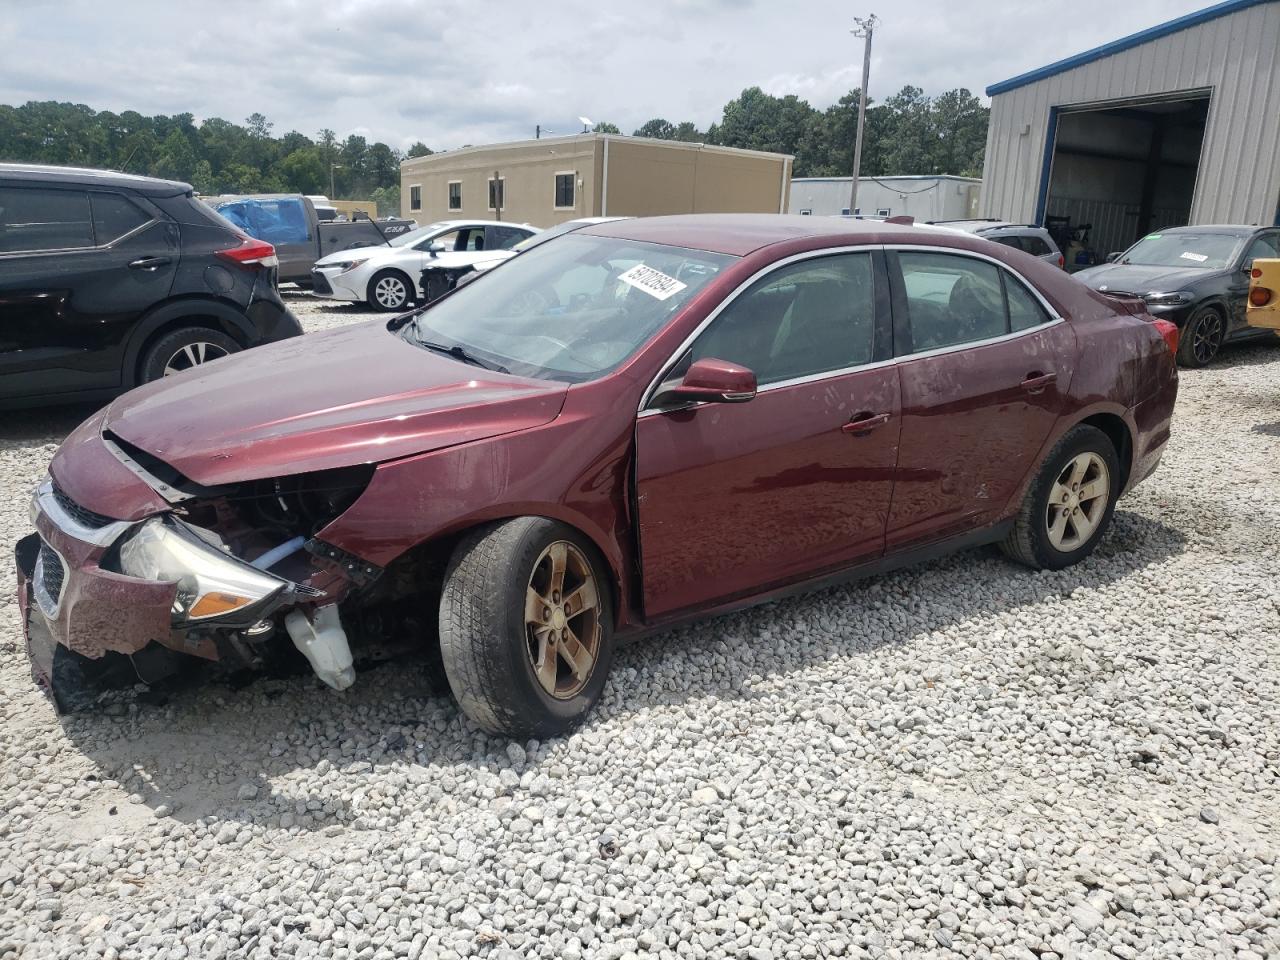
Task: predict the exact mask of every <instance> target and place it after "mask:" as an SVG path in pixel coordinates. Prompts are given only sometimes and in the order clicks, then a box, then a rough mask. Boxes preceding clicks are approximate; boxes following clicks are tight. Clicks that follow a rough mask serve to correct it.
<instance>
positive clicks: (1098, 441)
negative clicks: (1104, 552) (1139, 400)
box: [1000, 424, 1121, 570]
mask: <svg viewBox="0 0 1280 960" xmlns="http://www.w3.org/2000/svg"><path fill="white" fill-rule="evenodd" d="M1087 454H1096V455H1097V456H1098V457H1100V458H1101V460H1102V462H1103V463H1104V464H1105V465H1106V471H1107V477H1106V479H1107V487H1108V489H1107V494H1106V496H1107V502H1106V503H1105V504H1104V505H1103V513H1102V515H1101V517H1099V518H1098V521H1097V525H1096V526H1095V527H1094V529H1093V531H1092V532H1091V533H1090V534H1089V536H1088V538H1087V539H1086V540H1085V541H1084V542H1083V543H1081V544H1080V545H1079V546H1077V547H1075V548H1074V549H1070V550H1060V549H1058V548H1057V547H1056V546H1054V544H1053V543H1051V542H1050V534H1049V525H1050V520H1049V506H1050V504H1049V498H1050V495H1051V493H1052V492H1053V490H1054V486H1055V484H1056V483H1057V482H1058V481H1059V479H1060V477H1061V476H1062V475H1063V472H1064V471H1065V470H1066V469H1067V468H1068V466H1069V465H1070V464H1072V463H1073V462H1074V461H1075V460H1076V459H1077V458H1078V457H1080V456H1081V455H1087ZM1120 469H1121V468H1120V458H1119V456H1117V454H1116V448H1115V445H1114V444H1113V443H1112V442H1111V438H1110V437H1108V436H1107V435H1106V434H1105V433H1103V432H1102V431H1101V430H1099V429H1098V428H1097V427H1094V426H1090V425H1088V424H1079V425H1077V426H1075V427H1072V428H1071V429H1070V430H1068V431H1067V432H1066V434H1064V435H1063V437H1062V439H1061V440H1059V441H1058V442H1057V444H1055V445H1054V448H1053V449H1052V450H1051V451H1050V452H1049V455H1048V456H1047V457H1045V459H1044V463H1042V464H1041V466H1040V470H1039V472H1037V474H1036V476H1035V479H1034V480H1032V482H1031V486H1030V487H1028V489H1027V492H1026V495H1025V496H1024V497H1023V500H1022V507H1021V508H1020V509H1019V511H1018V514H1017V516H1016V517H1015V518H1014V523H1013V529H1012V530H1010V531H1009V533H1008V535H1007V536H1006V537H1005V539H1004V541H1003V542H1002V543H1001V544H1000V549H1001V550H1003V551H1004V553H1005V555H1006V556H1008V557H1009V558H1011V559H1013V560H1017V561H1018V562H1019V563H1024V564H1026V565H1027V566H1029V567H1034V568H1035V569H1037V570H1061V569H1062V568H1063V567H1069V566H1071V565H1072V564H1075V563H1079V562H1080V561H1081V560H1083V559H1084V558H1085V557H1087V556H1089V554H1091V553H1093V551H1094V549H1095V548H1096V547H1097V546H1098V544H1099V543H1100V542H1101V541H1102V538H1103V537H1104V536H1106V533H1107V528H1108V527H1110V526H1111V518H1112V516H1113V515H1114V513H1115V508H1116V500H1117V499H1118V498H1119V496H1120Z"/></svg>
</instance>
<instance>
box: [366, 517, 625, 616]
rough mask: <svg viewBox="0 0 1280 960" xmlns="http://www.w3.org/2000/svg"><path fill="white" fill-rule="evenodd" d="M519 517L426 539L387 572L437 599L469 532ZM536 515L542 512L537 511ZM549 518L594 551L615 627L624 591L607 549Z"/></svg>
mask: <svg viewBox="0 0 1280 960" xmlns="http://www.w3.org/2000/svg"><path fill="white" fill-rule="evenodd" d="M519 516H524V514H517V515H514V516H510V517H499V518H497V519H494V520H484V521H481V522H479V523H473V524H471V525H470V526H467V527H463V528H462V529H460V530H454V531H453V532H451V533H448V534H445V535H444V536H440V537H435V538H434V539H431V540H426V541H424V542H422V543H419V544H418V545H417V546H414V547H410V548H409V549H408V550H406V551H405V552H404V553H402V554H400V556H398V557H396V559H395V560H393V561H391V563H390V564H388V565H387V572H388V574H391V575H392V578H393V579H394V578H396V576H399V577H401V578H403V579H402V580H401V583H402V585H403V586H402V589H403V588H406V587H409V586H410V585H412V589H414V590H415V592H418V593H420V594H422V595H424V596H428V597H432V598H438V597H439V593H440V588H441V586H442V585H443V582H444V575H445V571H446V570H447V569H448V566H449V560H450V559H451V558H452V556H453V551H454V550H455V549H456V548H457V546H458V543H459V542H460V541H461V540H462V539H463V538H464V537H466V536H467V535H468V534H470V533H473V532H474V531H476V530H479V529H482V528H484V527H493V526H497V525H498V524H500V523H505V522H506V521H508V520H515V519H518V517H519ZM534 516H541V515H540V514H534ZM546 519H548V520H555V521H556V522H557V523H563V524H564V525H565V526H567V527H570V528H571V529H573V530H576V531H577V532H578V533H579V534H581V535H582V538H583V539H584V540H586V542H587V543H589V544H591V546H592V548H593V549H594V550H595V552H596V557H595V560H596V561H597V562H598V563H599V564H600V566H601V573H602V574H603V577H602V579H603V580H604V582H605V583H606V585H607V586H608V588H609V599H610V600H611V601H612V604H611V606H612V609H613V618H614V624H613V625H614V628H615V629H616V628H617V625H618V623H619V622H620V620H621V617H622V610H621V609H620V607H619V603H620V593H621V591H620V589H619V584H618V571H617V570H615V569H614V568H613V566H612V565H611V564H610V563H609V561H608V559H607V558H606V557H605V554H604V551H603V550H601V549H600V546H599V544H597V543H596V541H595V538H594V537H592V536H591V535H590V534H589V533H587V532H586V531H585V530H583V529H582V528H581V527H578V526H575V525H574V524H572V523H566V522H565V521H563V520H560V519H558V518H556V517H547V518H546ZM393 589H394V588H393Z"/></svg>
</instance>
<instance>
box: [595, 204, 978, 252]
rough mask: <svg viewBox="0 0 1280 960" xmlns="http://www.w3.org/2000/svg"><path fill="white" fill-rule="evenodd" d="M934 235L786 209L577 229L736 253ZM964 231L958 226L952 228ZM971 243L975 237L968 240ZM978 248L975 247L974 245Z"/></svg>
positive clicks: (637, 220) (934, 231)
mask: <svg viewBox="0 0 1280 960" xmlns="http://www.w3.org/2000/svg"><path fill="white" fill-rule="evenodd" d="M925 232H927V233H930V234H932V235H934V236H935V237H936V236H937V235H939V234H941V233H943V232H944V231H942V230H939V229H937V228H932V227H926V226H924V225H921V226H908V225H905V224H898V223H887V222H884V221H879V220H843V219H838V218H835V217H806V216H800V215H793V214H786V213H694V214H682V215H679V216H669V217H637V218H635V219H629V220H616V221H614V222H612V223H600V224H594V225H592V226H589V227H583V228H582V229H581V230H579V231H578V233H580V234H587V235H590V236H597V237H615V238H617V239H619V240H639V241H643V242H647V243H661V244H666V245H667V246H672V247H689V248H691V249H696V250H706V251H709V252H711V253H724V254H728V255H730V256H734V257H745V256H746V255H747V254H749V253H752V252H754V251H756V250H759V249H760V248H762V247H767V246H769V245H771V244H775V243H782V242H784V241H788V240H805V239H829V240H830V241H831V245H832V246H836V245H839V244H841V243H847V244H850V245H852V244H858V243H898V242H905V243H913V242H916V243H925V242H927V240H926V238H923V237H922V236H921V234H922V233H925ZM950 232H951V233H952V234H953V236H955V237H957V238H958V237H962V236H964V235H963V234H961V233H959V232H958V231H950ZM972 242H974V243H975V244H976V243H977V241H976V240H974V241H972ZM975 249H977V248H975Z"/></svg>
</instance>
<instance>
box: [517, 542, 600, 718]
mask: <svg viewBox="0 0 1280 960" xmlns="http://www.w3.org/2000/svg"><path fill="white" fill-rule="evenodd" d="M524 620H525V635H526V636H525V639H526V649H527V651H528V655H529V663H530V664H531V665H532V666H533V672H534V676H536V677H537V679H538V684H539V685H540V686H541V687H542V689H543V690H544V691H546V692H547V693H548V694H549V695H551V696H553V697H555V698H556V699H557V700H568V699H571V698H572V697H574V696H576V695H577V694H578V693H579V692H580V691H581V690H582V688H583V687H585V686H586V685H587V681H588V680H589V679H591V673H592V671H593V669H594V667H595V663H596V660H597V659H598V658H599V654H600V594H599V590H598V585H597V582H596V575H595V573H594V571H592V569H591V564H590V563H589V562H588V560H587V558H586V556H585V555H584V554H583V552H582V551H581V550H579V549H578V548H577V547H576V546H574V545H573V544H572V543H569V542H568V541H566V540H557V541H555V542H554V543H551V544H549V545H548V546H547V548H546V549H545V550H543V551H542V554H541V555H540V556H539V557H538V562H537V563H535V564H534V565H533V573H532V575H531V576H530V577H529V587H528V589H527V591H526V594H525V612H524Z"/></svg>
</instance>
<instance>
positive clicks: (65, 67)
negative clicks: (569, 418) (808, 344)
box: [0, 0, 1208, 150]
mask: <svg viewBox="0 0 1280 960" xmlns="http://www.w3.org/2000/svg"><path fill="white" fill-rule="evenodd" d="M1207 3H1208V0H1126V2H1124V3H1117V2H1115V0H1072V2H1070V3H1034V4H1032V3H1027V2H1025V0H1023V2H1018V0H987V2H972V0H949V2H948V0H894V2H893V3H886V2H885V0H856V2H855V3H854V4H850V3H848V2H830V0H791V2H788V3H779V2H777V0H772V2H771V0H645V2H643V3H628V4H622V3H615V2H610V0H523V2H516V0H500V2H499V0H490V2H486V0H470V2H467V0H462V2H455V0H325V2H316V0H219V2H217V3H213V2H205V0H176V2H175V0H45V2H40V3H37V2H32V0H0V50H3V51H4V54H3V57H0V103H8V104H14V105H16V104H20V103H24V102H26V101H27V100H63V101H72V102H75V103H87V104H88V105H89V106H91V107H93V108H94V109H97V110H113V111H116V112H120V111H123V110H128V109H133V110H137V111H139V112H140V113H144V114H156V113H166V114H172V113H184V112H185V113H192V114H194V115H195V116H196V118H197V120H203V119H206V118H208V117H214V116H220V117H223V118H225V119H227V120H232V121H234V122H237V123H243V121H244V119H245V117H247V116H248V115H249V114H251V113H254V112H260V113H263V114H265V115H266V116H267V118H268V119H269V120H271V121H272V123H273V124H274V129H273V131H272V132H273V133H274V134H275V135H277V136H278V135H281V134H284V133H286V132H288V131H289V130H295V129H296V130H299V131H301V132H302V133H305V134H307V135H308V136H311V137H314V136H315V135H316V132H317V131H318V130H320V129H321V128H324V127H329V128H332V129H333V130H335V131H336V132H337V133H338V135H339V136H340V137H345V136H347V135H348V134H351V133H355V134H359V135H361V136H364V137H366V138H368V139H369V140H370V141H376V140H381V141H383V142H384V143H387V144H389V145H390V146H392V147H395V148H398V149H402V150H403V149H406V148H407V147H409V145H411V144H412V143H413V142H414V141H417V140H421V141H423V142H424V143H426V144H427V145H428V146H430V147H432V148H433V149H437V150H438V149H452V148H455V147H460V146H463V145H466V144H480V143H493V142H500V141H506V140H519V139H523V138H526V137H532V136H533V134H534V127H535V125H537V124H541V125H542V127H543V128H544V130H550V131H552V132H553V133H574V132H577V131H579V130H581V125H580V124H579V123H578V120H577V118H578V117H580V116H585V117H587V118H589V119H591V120H593V121H608V122H611V123H614V124H617V125H618V126H619V127H620V128H621V129H622V132H623V133H630V132H632V130H634V129H635V128H636V127H638V126H640V125H641V124H642V123H644V122H645V121H646V120H649V119H651V118H653V117H658V116H661V117H664V118H665V119H667V120H670V121H672V122H673V123H678V122H680V121H682V120H692V121H693V122H694V123H696V124H697V125H698V127H699V128H701V129H705V128H706V127H707V126H708V125H709V124H711V123H713V122H715V121H717V120H718V119H719V118H720V114H721V111H722V109H723V107H724V104H725V103H726V102H727V101H729V100H731V99H732V98H734V97H736V96H737V95H738V94H739V93H740V92H741V91H742V90H743V89H744V88H745V87H749V86H752V85H757V86H760V87H762V88H764V90H766V91H767V92H769V93H772V94H776V95H785V94H789V93H794V94H796V95H797V96H799V97H802V98H804V99H806V100H808V101H809V102H810V103H812V104H813V105H814V106H815V107H818V108H825V107H826V106H829V105H830V104H832V103H834V102H835V101H836V100H837V99H838V98H839V97H840V96H841V95H843V94H844V93H846V92H848V91H849V90H850V89H851V88H853V87H856V86H857V85H858V82H859V80H860V75H861V69H862V66H861V60H862V41H861V40H859V39H857V38H856V37H854V36H853V35H852V34H851V33H850V32H849V31H850V29H851V28H852V27H853V26H854V24H853V17H854V16H863V15H866V14H868V13H873V12H874V13H876V14H877V15H878V16H879V18H880V21H881V22H880V23H879V25H878V26H877V28H876V32H875V38H874V43H873V50H872V61H871V82H870V84H869V85H868V89H869V90H870V93H871V97H872V99H873V100H875V99H883V98H885V97H887V96H890V95H892V94H893V93H895V92H896V91H897V90H899V89H900V88H901V87H902V86H903V85H905V84H912V85H914V86H917V87H921V88H922V89H924V91H925V92H926V93H928V94H938V93H942V92H943V91H945V90H949V89H951V88H953V87H968V88H969V89H970V90H971V91H973V92H974V93H977V94H979V95H982V91H983V90H984V89H985V88H986V87H987V86H988V85H989V84H992V83H995V82H998V81H1000V80H1004V79H1007V78H1009V77H1012V76H1015V75H1017V74H1019V73H1023V72H1025V71H1027V70H1031V69H1034V68H1036V67H1039V66H1043V65H1045V64H1048V63H1051V62H1053V61H1055V60H1059V59H1061V58H1063V57H1067V56H1070V55H1072V54H1074V53H1078V52H1080V51H1082V50H1086V49H1089V48H1090V47H1094V46H1097V45H1098V44H1101V43H1106V42H1107V41H1110V40H1114V39H1117V38H1119V37H1122V36H1125V35H1126V34H1129V33H1133V32H1135V31H1138V30H1142V29H1145V28H1147V27H1150V26H1154V25H1155V24H1157V23H1161V22H1164V21H1166V20H1170V19H1173V18H1175V17H1178V16H1182V15H1183V14H1186V13H1190V12H1192V11H1194V10H1197V9H1200V8H1202V7H1204V6H1206V5H1207ZM858 4H861V6H859V5H858Z"/></svg>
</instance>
